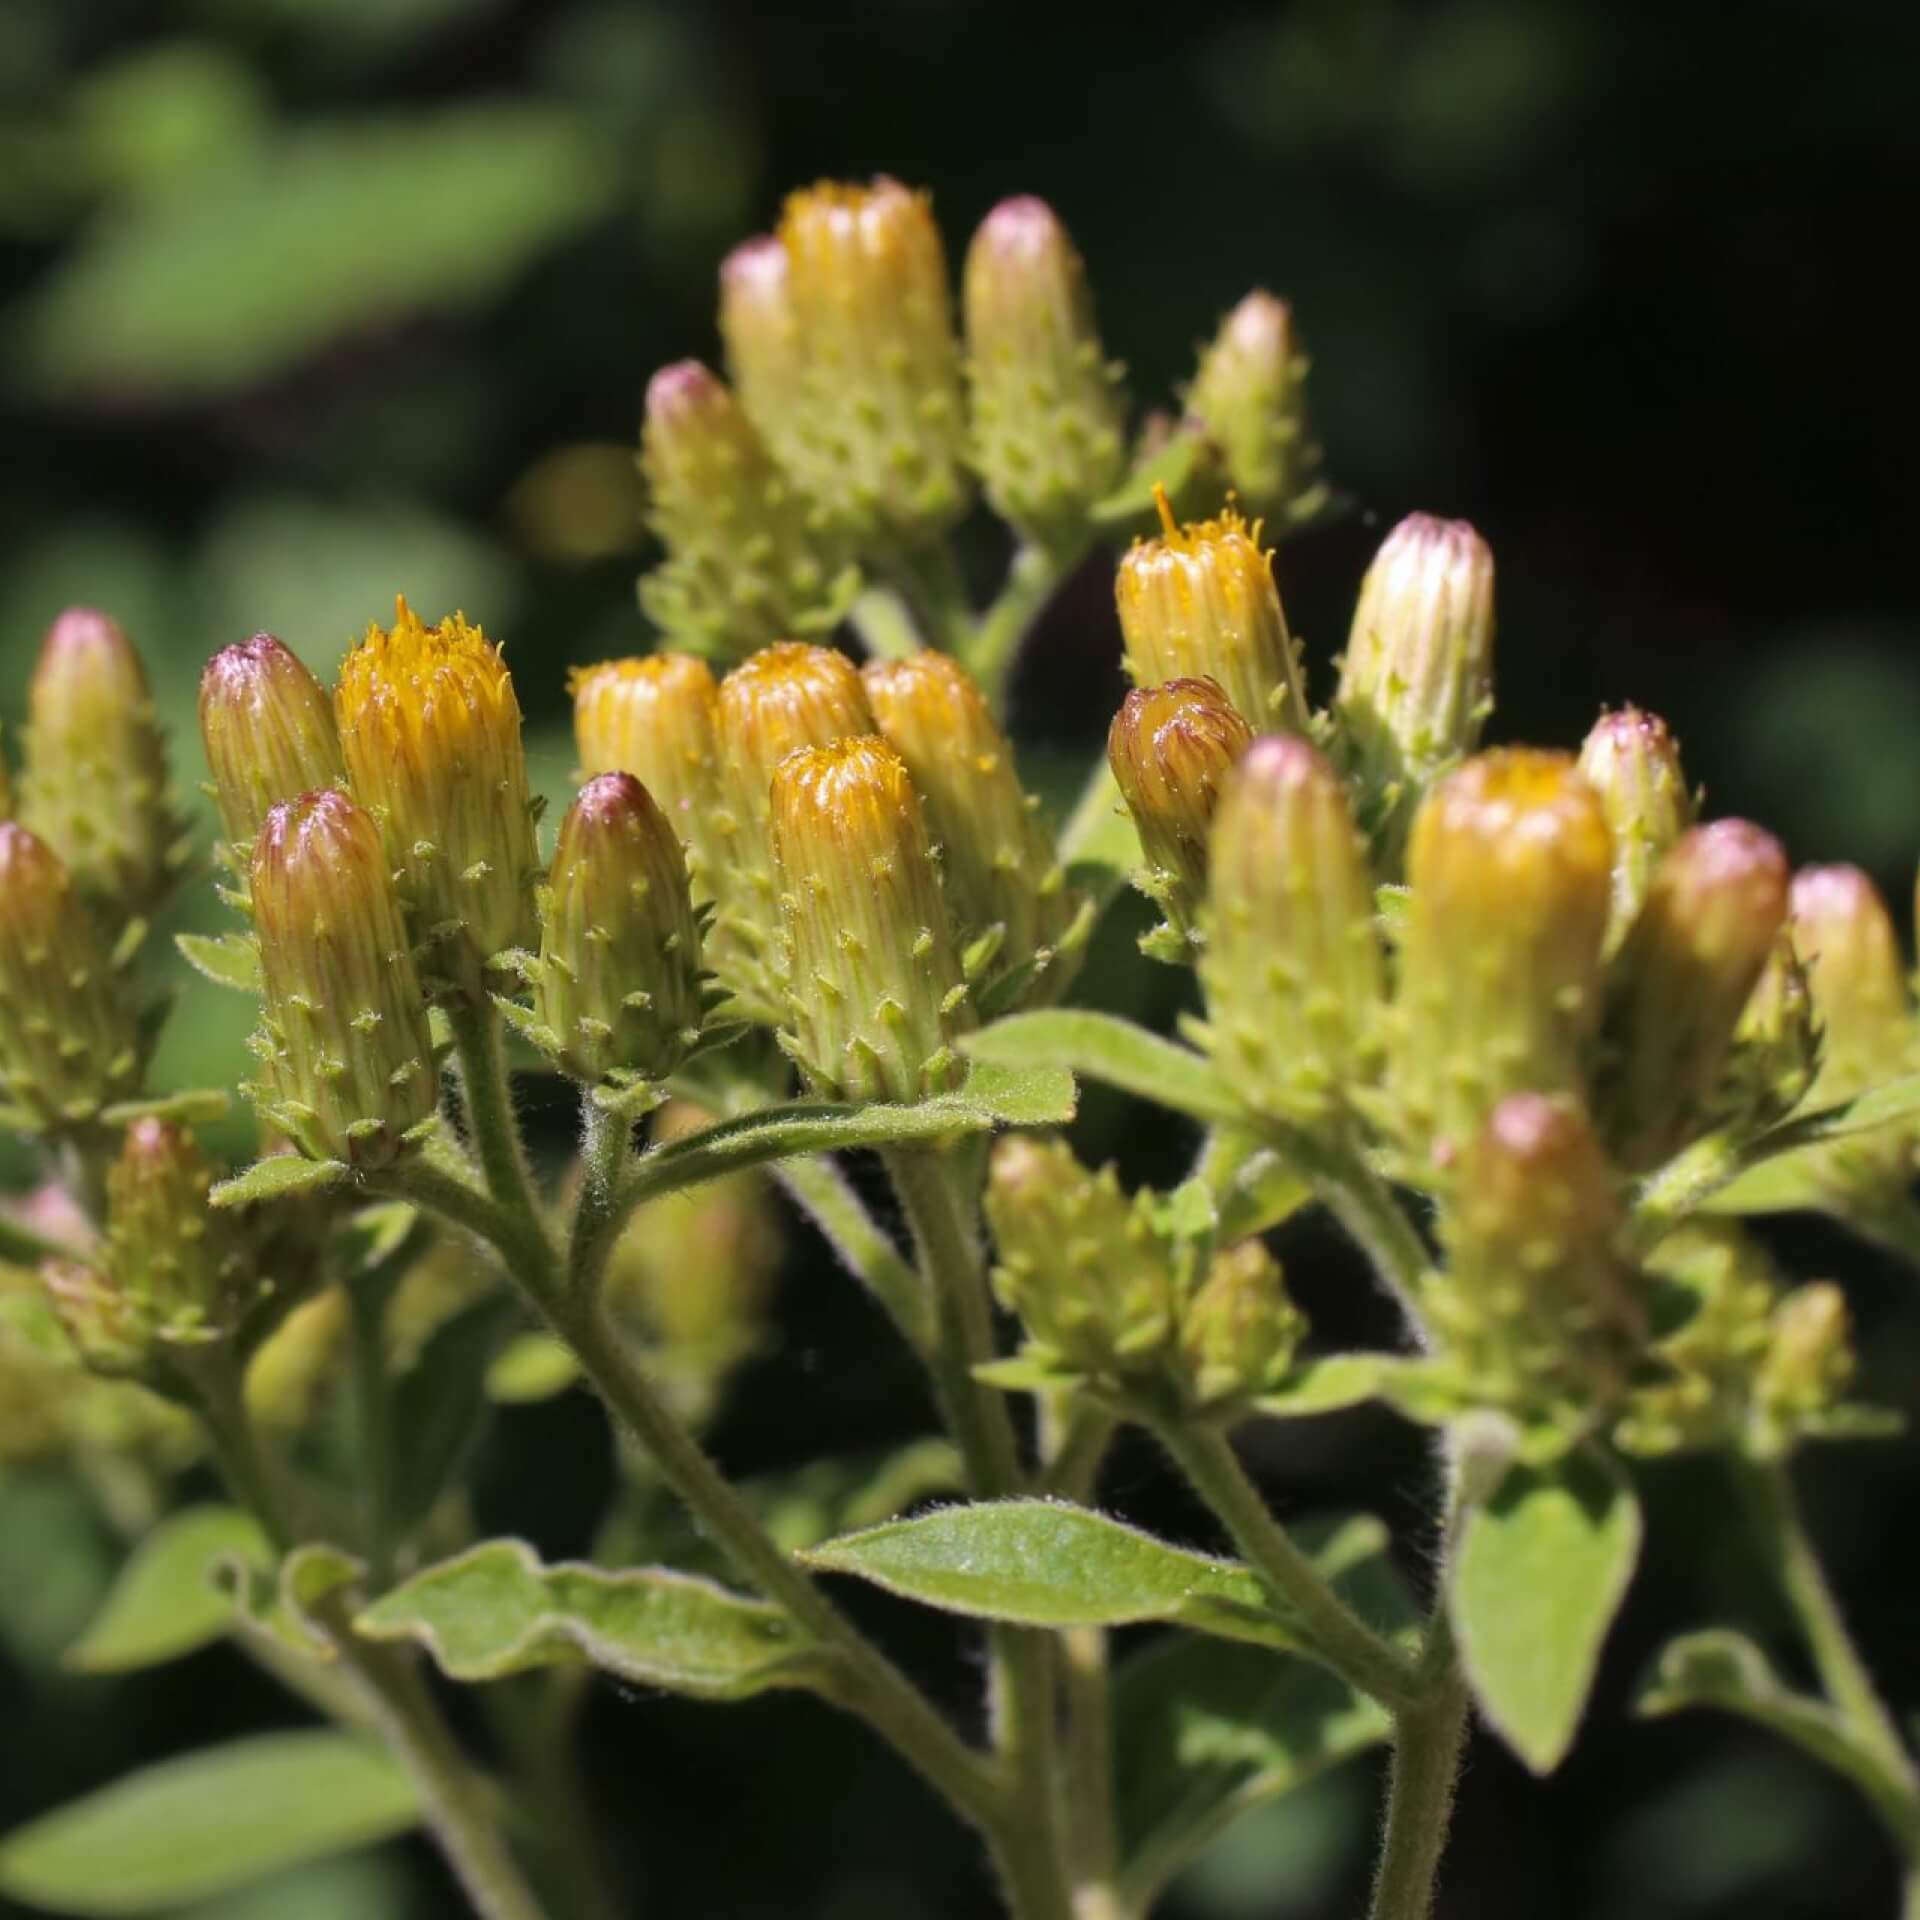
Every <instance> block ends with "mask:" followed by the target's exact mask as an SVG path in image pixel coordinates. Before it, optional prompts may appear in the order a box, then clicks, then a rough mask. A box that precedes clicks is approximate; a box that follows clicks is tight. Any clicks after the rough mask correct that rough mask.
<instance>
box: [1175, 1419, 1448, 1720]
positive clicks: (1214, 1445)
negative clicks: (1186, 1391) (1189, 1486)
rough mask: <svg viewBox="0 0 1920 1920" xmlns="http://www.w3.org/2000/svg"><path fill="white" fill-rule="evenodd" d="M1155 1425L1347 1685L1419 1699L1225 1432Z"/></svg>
mask: <svg viewBox="0 0 1920 1920" xmlns="http://www.w3.org/2000/svg"><path fill="white" fill-rule="evenodd" d="M1158 1432H1159V1435H1160V1440H1161V1444H1162V1445H1164V1446H1165V1448H1166V1449H1167V1451H1168V1452H1169V1453H1170V1454H1172V1455H1173V1458H1174V1460H1175V1462H1176V1463H1177V1464H1178V1465H1179V1467H1180V1469H1181V1471H1182V1472H1183V1473H1185V1475H1186V1476H1187V1478H1188V1479H1189V1480H1190V1481H1192V1483H1193V1487H1194V1491H1195V1492H1196V1493H1198V1494H1199V1495H1200V1497H1201V1499H1203V1500H1204V1501H1205V1502H1206V1503H1207V1505H1208V1506H1209V1507H1211V1508H1212V1509H1213V1511H1214V1513H1215V1514H1217V1515H1218V1516H1219V1518H1220V1520H1221V1522H1222V1523H1223V1524H1224V1525H1225V1527H1226V1529H1227V1531H1228V1532H1229V1533H1230V1534H1231V1535H1232V1536H1233V1538H1234V1541H1235V1543H1236V1544H1237V1545H1238V1546H1239V1548H1240V1551H1241V1552H1242V1553H1243V1554H1244V1555H1245V1556H1246V1558H1247V1561H1248V1563H1249V1565H1251V1566H1252V1568H1253V1569H1254V1571H1255V1572H1256V1573H1258V1574H1259V1575H1260V1577H1261V1578H1262V1579H1263V1580H1265V1581H1266V1583H1267V1584H1268V1586H1270V1587H1271V1588H1272V1589H1273V1591H1274V1593H1275V1595H1276V1597H1278V1598H1279V1599H1280V1600H1281V1601H1282V1602H1283V1604H1284V1605H1285V1606H1286V1607H1287V1609H1288V1610H1289V1611H1290V1612H1291V1613H1292V1614H1293V1616H1294V1617H1295V1619H1296V1620H1297V1621H1298V1623H1299V1625H1300V1628H1301V1631H1302V1633H1303V1634H1304V1636H1305V1638H1306V1641H1307V1643H1308V1645H1309V1646H1310V1647H1312V1649H1313V1650H1314V1652H1315V1654H1316V1655H1317V1656H1318V1657H1319V1658H1320V1659H1322V1660H1324V1661H1325V1662H1326V1664H1327V1665H1328V1666H1329V1667H1331V1668H1332V1669H1333V1671H1334V1672H1335V1673H1337V1674H1339V1676H1340V1677H1341V1678H1342V1679H1343V1680H1345V1681H1346V1682H1347V1683H1348V1685H1349V1686H1352V1687H1356V1688H1358V1689H1359V1691H1360V1692H1362V1693H1366V1694H1370V1695H1372V1697H1373V1698H1374V1699H1376V1700H1378V1701H1379V1702H1381V1704H1382V1705H1383V1706H1386V1707H1388V1708H1390V1709H1391V1710H1392V1711H1393V1712H1395V1713H1399V1712H1400V1711H1402V1710H1403V1709H1404V1708H1408V1707H1414V1708H1418V1707H1420V1706H1422V1705H1424V1704H1425V1701H1424V1690H1423V1688H1422V1685H1421V1678H1422V1676H1421V1674H1420V1672H1419V1670H1418V1669H1417V1668H1416V1667H1415V1665H1414V1663H1413V1662H1412V1661H1410V1660H1408V1659H1407V1658H1406V1656H1405V1655H1404V1654H1402V1653H1401V1652H1400V1651H1399V1650H1398V1649H1397V1648H1396V1647H1394V1646H1392V1645H1390V1644H1389V1643H1388V1642H1387V1641H1386V1640H1384V1639H1382V1638H1381V1637H1380V1635H1379V1634H1377V1633H1375V1632H1374V1630H1373V1629H1372V1628H1371V1627H1370V1626H1368V1625H1367V1623H1366V1622H1365V1621H1364V1620H1362V1619H1361V1618H1360V1617H1359V1615H1358V1614H1356V1613H1355V1612H1354V1611H1353V1610H1352V1609H1351V1608H1350V1607H1349V1606H1348V1605H1347V1604H1346V1602H1345V1601H1344V1600H1342V1599H1341V1598H1340V1596H1339V1595H1338V1594H1337V1593H1335V1592H1334V1590H1333V1588H1332V1587H1331V1586H1329V1585H1328V1583H1327V1581H1326V1579H1325V1578H1324V1577H1323V1576H1322V1574H1321V1572H1320V1570H1319V1568H1317V1567H1316V1566H1315V1565H1314V1564H1313V1562H1312V1561H1311V1560H1310V1559H1309V1558H1308V1557H1307V1556H1306V1555H1305V1554H1304V1553H1302V1552H1301V1551H1300V1549H1299V1548H1298V1547H1297V1546H1295V1545H1294V1543H1293V1541H1292V1540H1291V1539H1290V1538H1289V1537H1288V1535H1287V1532H1286V1529H1285V1528H1284V1527H1282V1526H1281V1525H1280V1523H1279V1522H1278V1521H1277V1520H1275V1519H1274V1517H1273V1515H1272V1514H1271V1513H1269V1512H1268V1511H1267V1503H1266V1501H1265V1500H1264V1499H1263V1498H1262V1497H1261V1494H1260V1490H1259V1488H1257V1487H1256V1486H1255V1485H1254V1484H1253V1482H1252V1481H1251V1480H1250V1479H1248V1477H1247V1472H1246V1469H1245V1468H1244V1467H1243V1466H1241V1464H1240V1460H1239V1456H1238V1455H1236V1454H1235V1452H1234V1451H1233V1448H1232V1447H1231V1446H1230V1445H1229V1444H1228V1442H1227V1439H1226V1436H1225V1435H1224V1434H1222V1433H1221V1432H1220V1430H1219V1429H1218V1428H1217V1427H1212V1426H1207V1425H1203V1424H1201V1423H1200V1422H1198V1421H1168V1422H1166V1423H1165V1424H1164V1425H1162V1426H1161V1427H1159V1428H1158Z"/></svg>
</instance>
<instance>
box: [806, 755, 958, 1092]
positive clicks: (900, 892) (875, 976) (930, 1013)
mask: <svg viewBox="0 0 1920 1920" xmlns="http://www.w3.org/2000/svg"><path fill="white" fill-rule="evenodd" d="M772 802H773V805H772V833H773V852H774V864H775V868H776V870H777V872H778V875H779V882H780V889H781V893H780V917H781V922H782V926H783V930H784V933H785V948H786V966H785V969H784V973H785V978H786V981H787V985H788V1021H787V1025H786V1030H785V1033H784V1035H783V1038H784V1040H785V1042H786V1044H787V1046H788V1049H789V1051H790V1052H791V1053H792V1054H793V1055H794V1057H795V1058H796V1059H797V1060H798V1061H799V1063H800V1065H801V1067H802V1068H803V1069H804V1070H805V1072H806V1074H807V1076H808V1078H809V1079H810V1080H811V1081H812V1082H813V1084H814V1086H815V1087H816V1088H817V1089H818V1090H819V1091H820V1092H821V1093H823V1094H826V1095H828V1096H830V1097H837V1098H841V1099H847V1100H918V1099H921V1098H923V1097H924V1096H925V1095H927V1094H929V1093H936V1092H938V1091H940V1090H941V1089H942V1088H943V1087H945V1086H948V1085H951V1084H952V1083H953V1082H954V1081H956V1080H957V1079H958V1078H959V1076H960V1063H959V1060H958V1058H957V1056H956V1055H955V1053H954V1051H953V1047H952V1044H951V1043H952V1039H953V1036H954V1034H955V1032H956V1031H957V1029H958V1026H959V1024H960V1022H961V1020H962V1018H963V1016H965V1014H966V1012H967V1007H966V992H965V988H964V986H963V984H962V981H961V974H960V962H959V958H958V956H957V955H956V953H955V951H954V945H953V938H952V935H951V933H950V932H949V930H948V926H947V910H946V901H945V900H944V898H943V897H942V895H941V891H940V874H939V869H938V868H937V867H936V866H935V865H934V859H933V843H932V838H931V836H930V835H929V834H928V832H927V823H926V819H925V816H924V814H923V813H922V811H921V806H920V795H919V793H918V791H917V790H916V789H915V787H914V784H913V778H912V776H911V775H910V774H909V773H908V772H907V768H906V763H905V762H904V761H903V760H902V759H901V758H900V756H899V755H898V754H897V753H895V752H894V750H893V749H892V748H891V747H890V746H888V745H887V743H886V742H885V741H884V740H881V739H877V738H874V737H872V736H866V737H863V738H856V739H846V740H839V741H836V742H835V743H834V744H832V745H831V746H823V747H810V748H806V749H804V750H803V751H801V752H799V753H795V754H791V755H789V756H788V757H787V758H785V759H784V760H782V762H781V763H780V769H779V771H778V772H777V773H776V774H775V775H774V778H773V791H772Z"/></svg>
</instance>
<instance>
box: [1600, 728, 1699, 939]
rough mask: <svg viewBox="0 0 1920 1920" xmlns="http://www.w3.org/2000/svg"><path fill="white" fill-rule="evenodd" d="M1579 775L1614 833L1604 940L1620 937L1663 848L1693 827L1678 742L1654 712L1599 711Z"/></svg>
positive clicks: (1637, 908)
mask: <svg viewBox="0 0 1920 1920" xmlns="http://www.w3.org/2000/svg"><path fill="white" fill-rule="evenodd" d="M1580 777H1581V779H1583V780H1584V781H1585V782H1586V783H1587V785H1588V786H1590V787H1591V788H1592V789H1593V790H1594V792H1595V793H1597V794H1598V795H1599V796H1600V804H1601V806H1602V807H1603V808H1604V809H1605V810H1606V815H1607V828H1608V831H1609V832H1611V833H1612V835H1613V913H1612V916H1611V917H1610V919H1609V921H1608V923H1607V945H1608V947H1609V948H1610V949H1611V948H1614V947H1617V946H1618V945H1619V944H1620V942H1621V941H1622V940H1624V939H1625V938H1626V934H1627V929H1628V928H1629V927H1630V926H1631V925H1632V924H1633V917H1634V915H1635V914H1637V913H1638V912H1639V911H1640V908H1641V904H1642V903H1643V902H1644V901H1645V899H1646V897H1647V888H1648V886H1649V885H1650V884H1651V882H1652V880H1653V870H1654V868H1655V867H1656V866H1658V865H1659V863H1660V861H1661V860H1662V859H1663V858H1664V857H1665V855H1666V852H1667V849H1668V848H1669V847H1671V846H1672V845H1673V843H1674V842H1675V841H1676V840H1678V839H1679V838H1680V836H1681V835H1682V834H1683V833H1685V832H1686V830H1687V829H1688V828H1689V827H1690V826H1692V825H1693V819H1694V803H1693V795H1692V794H1691V793H1690V792H1689V791H1688V790H1687V777H1686V775H1685V774H1684V773H1683V772H1682V771H1681V769H1680V748H1679V745H1678V743H1677V742H1676V741H1675V740H1674V737H1673V735H1672V734H1671V733H1670V732H1669V731H1668V730H1667V723H1666V722H1665V721H1664V720H1662V719H1661V718H1660V717H1659V715H1658V714H1653V713H1643V712H1642V711H1641V710H1640V709H1639V708H1638V707H1622V708H1621V709H1620V710H1619V712H1617V713H1603V714H1602V715H1601V716H1600V718H1599V719H1598V720H1596V721H1595V722H1594V723H1593V729H1592V731H1591V732H1590V733H1589V734H1588V735H1587V737H1586V740H1585V741H1584V743H1583V744H1582V745H1581V748H1580Z"/></svg>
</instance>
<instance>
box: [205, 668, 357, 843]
mask: <svg viewBox="0 0 1920 1920" xmlns="http://www.w3.org/2000/svg"><path fill="white" fill-rule="evenodd" d="M200 742H201V745H202V746H203V747H204V748H205V750H206V755H207V771H208V772H209V773H211V774H212V776H213V797H214V800H215V802H216V804H217V805H218V806H219V809H220V824H221V826H222V827H223V828H224V829H225V831H226V836H227V839H228V841H229V843H230V844H231V845H232V846H234V847H235V848H237V849H238V850H239V851H240V853H241V855H242V856H243V857H244V854H245V851H246V848H247V846H248V844H249V843H250V842H251V841H252V839H253V836H254V835H255V834H256V833H258V832H259V830H260V822H261V821H262V820H264V819H265V818H266V817H267V814H268V812H269V811H270V810H271V809H272V808H274V807H277V806H278V805H279V804H280V802H281V801H282V800H292V799H294V798H295V797H296V796H298V795H300V794H303V793H315V792H318V791H319V790H320V789H321V788H322V787H337V786H340V785H342V784H343V783H344V782H345V780H346V765H345V763H344V761H343V760H342V759H341V757H340V729H339V726H338V724H337V723H336V722H335V720H334V717H333V702H332V701H331V700H329V699H328V698H327V694H326V690H325V689H324V688H323V687H322V686H321V685H320V683H319V681H318V680H316V679H315V678H314V677H313V675H312V674H311V673H309V672H308V671H307V669H306V668H305V667H304V666H303V665H302V664H301V663H300V661H299V660H298V659H297V658H296V657H295V656H294V655H293V654H292V653H290V652H288V650H287V649H286V648H285V647H283V646H282V645H281V644H280V642H279V641H278V640H276V639H275V638H274V637H273V635H272V634H270V633H256V634H255V635H254V636H253V638H252V639H251V640H243V641H241V642H240V643H239V645H237V646H232V647H222V648H221V650H220V651H219V652H218V653H216V654H215V655H214V656H213V658H212V659H211V660H209V661H208V662H207V665H206V670H205V671H204V672H203V673H202V674H201V676H200Z"/></svg>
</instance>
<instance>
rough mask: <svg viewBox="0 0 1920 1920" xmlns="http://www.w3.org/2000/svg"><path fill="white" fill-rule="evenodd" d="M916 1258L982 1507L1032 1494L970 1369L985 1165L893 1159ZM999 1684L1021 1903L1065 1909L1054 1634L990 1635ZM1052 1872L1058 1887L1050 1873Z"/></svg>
mask: <svg viewBox="0 0 1920 1920" xmlns="http://www.w3.org/2000/svg"><path fill="white" fill-rule="evenodd" d="M885 1160H886V1167H887V1172H888V1174H889V1175H890V1176H891V1178H892V1180H893V1183H894V1187H895V1189H896V1190H897V1191H898V1193H899V1195H900V1200H901V1204H902V1205H903V1206H904V1207H905V1209H906V1212H907V1218H908V1220H909V1222H910V1223H911V1225H912V1227H913V1238H914V1244H915V1246H916V1247H918V1248H919V1251H920V1267H921V1272H922V1274H923V1276H924V1278H925V1281H926V1288H927V1292H928V1293H929V1294H930V1295H931V1296H932V1299H933V1307H934V1314H935V1318H936V1322H937V1332H936V1335H935V1338H934V1342H933V1348H932V1351H931V1353H930V1354H929V1356H928V1359H929V1362H930V1364H931V1366H932V1370H933V1377H934V1385H935V1389H936V1391H937V1392H938V1394H939V1397H940V1402H941V1408H942V1411H943V1413H944V1414H945V1416H946V1419H947V1423H948V1426H949V1428H950V1429H951V1431H952V1433H953V1436H954V1438H955V1440H956V1441H957V1442H958V1444H959V1447H960V1453H961V1457H962V1458H963V1459H964V1460H965V1461H966V1464H967V1479H968V1484H969V1486H970V1488H971V1490H972V1491H973V1493H974V1494H975V1495H976V1496H977V1497H981V1498H986V1499H1004V1498H1007V1497H1009V1496H1012V1495H1015V1494H1018V1493H1021V1492H1024V1491H1025V1489H1026V1474H1025V1471H1024V1469H1023V1468H1022V1466H1021V1462H1020V1449H1019V1442H1018V1439H1017V1436H1016V1435H1015V1433H1014V1428H1013V1420H1012V1416H1011V1415H1010V1414H1009V1413H1008V1411H1007V1402H1006V1398H1005V1396H1004V1395H1003V1394H1001V1393H999V1392H998V1391H996V1390H995V1389H994V1388H992V1387H989V1386H986V1385H984V1384H983V1383H982V1382H981V1381H979V1380H978V1379H976V1378H975V1377H974V1371H973V1370H974V1368H975V1367H977V1366H981V1365H984V1364H985V1363H986V1362H987V1361H989V1360H991V1359H992V1358H993V1356H994V1353H995V1346H994V1337H993V1309H992V1306H991V1303H990V1302H989V1300H988V1298H987V1278H986V1268H985V1263H984V1261H983V1259H982V1256H981V1246H980V1235H979V1230H978V1227H977V1224H976V1220H975V1200H974V1185H975V1182H974V1181H973V1180H970V1179H969V1177H968V1175H967V1172H966V1170H965V1169H966V1167H967V1166H972V1167H974V1168H975V1169H976V1170H977V1168H978V1161H977V1159H974V1160H971V1161H963V1159H962V1157H961V1156H959V1155H950V1154H942V1153H940V1152H938V1151H928V1150H919V1151H915V1150H911V1149H900V1150H897V1151H895V1152H892V1153H889V1154H887V1155H886V1156H885ZM987 1639H988V1648H989V1662H990V1667H991V1676H992V1698H993V1734H994V1746H995V1749H996V1750H997V1752H998V1753H999V1756H1000V1760H1001V1764H1002V1766H1003V1767H1004V1769H1005V1771H1006V1777H1007V1781H1008V1785H1009V1787H1010V1789H1011V1791H1012V1793H1013V1795H1014V1804H1015V1806H1016V1807H1018V1808H1020V1809H1021V1810H1022V1811H1021V1816H1020V1817H1021V1820H1022V1822H1023V1824H1024V1826H1025V1827H1026V1828H1027V1829H1028V1841H1029V1842H1030V1844H1031V1847H1032V1849H1033V1852H1034V1854H1035V1859H1034V1860H1033V1861H1029V1862H1025V1863H1024V1864H1021V1863H1016V1868H1015V1869H1014V1870H1017V1871H1019V1872H1021V1873H1022V1874H1030V1875H1031V1876H1032V1877H1033V1886H1032V1887H1030V1888H1029V1889H1028V1891H1027V1893H1026V1894H1024V1895H1023V1896H1022V1898H1023V1901H1024V1902H1025V1903H1026V1904H1024V1905H1023V1907H1022V1911H1023V1912H1032V1911H1036V1909H1034V1908H1033V1907H1032V1905H1031V1902H1032V1900H1033V1899H1034V1898H1035V1897H1036V1894H1037V1893H1038V1894H1046V1895H1048V1897H1049V1900H1050V1905H1049V1906H1048V1907H1046V1908H1042V1909H1037V1910H1039V1911H1058V1912H1060V1913H1063V1914H1064V1913H1065V1912H1066V1911H1067V1894H1066V1890H1065V1888H1064V1886H1063V1885H1061V1884H1060V1881H1061V1873H1060V1861H1059V1847H1058V1840H1057V1835H1056V1826H1057V1822H1056V1820H1055V1818H1054V1801H1055V1791H1056V1783H1055V1757H1054V1756H1055V1744H1056V1734H1055V1726H1054V1698H1053V1648H1052V1646H1051V1645H1050V1644H1049V1641H1048V1638H1047V1636H1046V1635H1044V1634H1041V1633H1037V1632H1034V1631H1033V1630H1031V1629H1028V1628H1021V1627H1008V1626H995V1627H992V1628H990V1629H989V1632H988V1636H987ZM1048 1863H1051V1869H1052V1871H1051V1879H1049V1878H1048V1876H1047V1874H1046V1873H1045V1872H1044V1871H1043V1869H1044V1868H1045V1867H1046V1865H1047V1864H1048Z"/></svg>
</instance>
